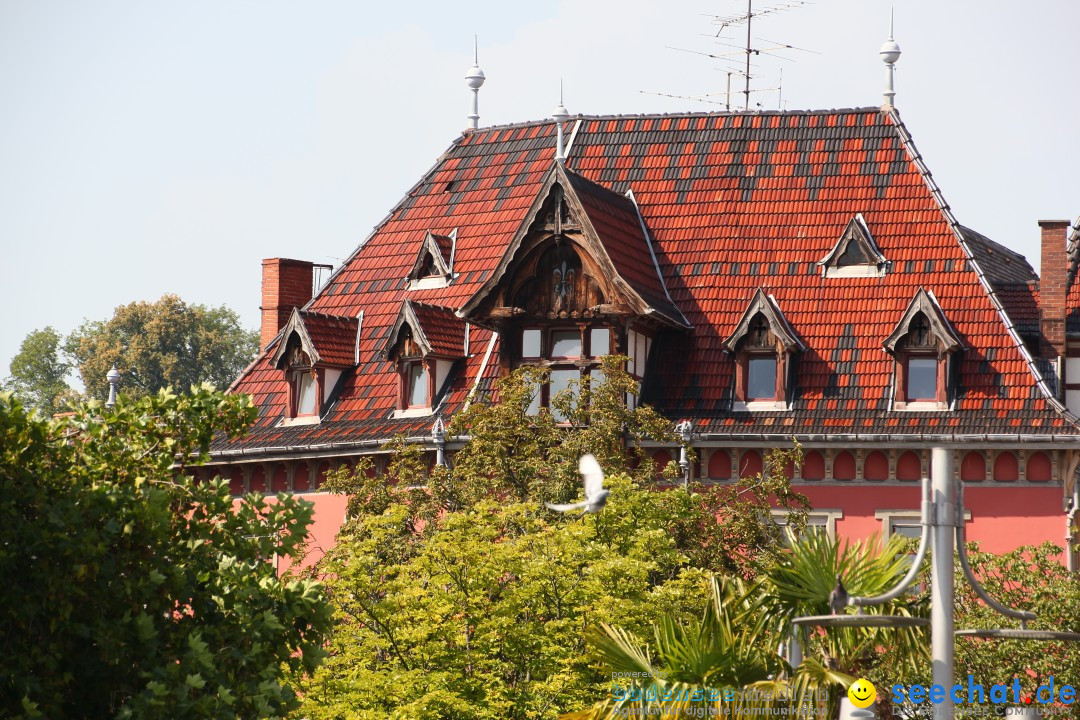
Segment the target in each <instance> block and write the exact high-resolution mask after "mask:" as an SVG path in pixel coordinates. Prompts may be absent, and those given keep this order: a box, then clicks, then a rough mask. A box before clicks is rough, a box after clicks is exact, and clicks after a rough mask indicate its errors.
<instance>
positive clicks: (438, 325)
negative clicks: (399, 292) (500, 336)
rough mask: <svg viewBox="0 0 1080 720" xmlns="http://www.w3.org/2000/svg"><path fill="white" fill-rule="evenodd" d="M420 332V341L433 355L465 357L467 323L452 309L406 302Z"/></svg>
mask: <svg viewBox="0 0 1080 720" xmlns="http://www.w3.org/2000/svg"><path fill="white" fill-rule="evenodd" d="M405 302H406V303H408V306H409V308H410V310H411V312H412V314H413V317H415V318H416V321H417V324H418V325H419V327H418V328H417V329H418V330H419V331H420V337H419V338H418V340H419V341H420V342H421V344H422V345H425V346H426V347H427V348H428V352H430V353H431V354H432V355H441V356H443V357H449V358H459V357H464V356H465V321H464V320H462V319H461V318H459V317H458V316H457V315H455V314H454V311H453V310H452V309H451V308H445V307H439V306H437V305H426V304H424V303H421V302H413V301H412V300H406V301H405Z"/></svg>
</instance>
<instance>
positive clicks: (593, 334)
mask: <svg viewBox="0 0 1080 720" xmlns="http://www.w3.org/2000/svg"><path fill="white" fill-rule="evenodd" d="M589 350H590V352H591V353H592V356H593V357H600V356H601V355H607V354H608V353H609V352H611V332H609V331H608V329H607V328H593V329H592V330H590V331H589Z"/></svg>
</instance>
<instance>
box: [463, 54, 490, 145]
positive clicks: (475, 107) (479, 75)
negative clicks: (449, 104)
mask: <svg viewBox="0 0 1080 720" xmlns="http://www.w3.org/2000/svg"><path fill="white" fill-rule="evenodd" d="M485 80H487V77H486V76H485V75H484V71H483V70H481V69H480V52H479V50H478V47H477V39H476V35H475V34H474V35H473V64H472V67H471V68H469V69H468V70H466V71H465V85H466V86H468V88H469V89H470V90H472V112H471V113H469V114H468V115H466V116H465V117H466V118H468V120H469V127H471V128H472V129H474V130H475V129H476V128H477V127H478V126H479V124H480V88H481V87H483V85H484V81H485Z"/></svg>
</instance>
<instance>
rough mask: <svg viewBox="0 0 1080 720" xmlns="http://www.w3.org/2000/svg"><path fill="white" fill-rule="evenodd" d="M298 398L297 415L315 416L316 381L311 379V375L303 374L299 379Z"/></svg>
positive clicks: (300, 374)
mask: <svg viewBox="0 0 1080 720" xmlns="http://www.w3.org/2000/svg"><path fill="white" fill-rule="evenodd" d="M297 383H298V385H299V387H298V388H297V396H296V414H297V415H314V414H315V381H314V380H312V378H311V373H309V372H306V371H305V372H301V373H299V376H298V377H297Z"/></svg>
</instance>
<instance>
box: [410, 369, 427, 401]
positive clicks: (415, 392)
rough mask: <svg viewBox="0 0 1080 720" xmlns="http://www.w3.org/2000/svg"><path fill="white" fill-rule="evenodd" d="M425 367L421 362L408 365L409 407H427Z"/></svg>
mask: <svg viewBox="0 0 1080 720" xmlns="http://www.w3.org/2000/svg"><path fill="white" fill-rule="evenodd" d="M427 386H428V378H427V368H426V367H424V364H423V363H415V364H413V365H410V366H409V407H427V404H428V396H427V389H428V387H427Z"/></svg>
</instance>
